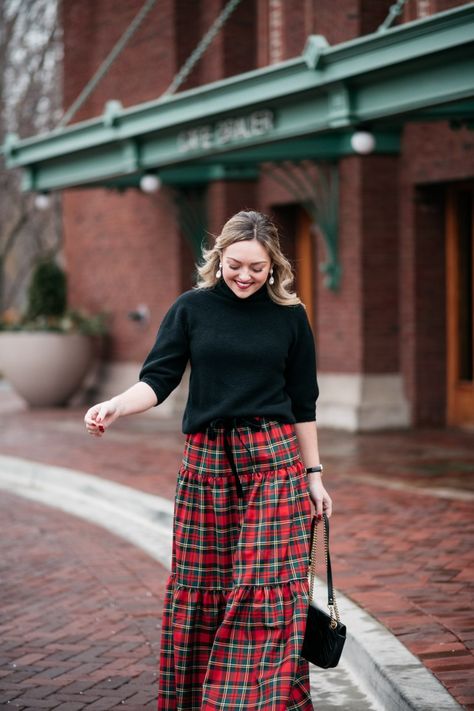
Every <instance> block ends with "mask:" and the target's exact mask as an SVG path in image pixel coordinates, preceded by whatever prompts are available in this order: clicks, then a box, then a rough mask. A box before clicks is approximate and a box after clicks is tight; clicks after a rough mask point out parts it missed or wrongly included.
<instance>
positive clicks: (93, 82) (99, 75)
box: [57, 0, 157, 128]
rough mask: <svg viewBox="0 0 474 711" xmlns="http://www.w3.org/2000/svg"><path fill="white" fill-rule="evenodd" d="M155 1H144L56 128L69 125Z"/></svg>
mask: <svg viewBox="0 0 474 711" xmlns="http://www.w3.org/2000/svg"><path fill="white" fill-rule="evenodd" d="M156 1H157V0H146V2H145V3H144V4H143V6H142V9H141V10H140V11H139V12H138V13H137V14H136V15H135V17H134V18H133V20H132V22H131V23H130V24H129V26H128V27H127V29H126V30H125V32H124V33H123V35H122V36H121V38H120V39H119V41H118V42H117V44H116V45H115V46H114V47H113V48H112V50H111V51H110V53H109V54H108V56H107V57H106V59H105V60H104V61H103V62H102V64H101V65H100V67H99V68H98V70H97V71H96V73H95V74H94V76H93V77H92V79H90V80H89V81H88V82H87V84H86V85H85V87H84V89H83V90H82V91H81V93H80V94H79V96H78V97H77V99H76V100H75V101H74V102H73V103H72V105H71V106H70V107H69V109H68V110H67V111H66V112H65V113H64V114H63V116H62V118H61V120H60V121H59V123H58V125H57V128H62V127H63V126H65V125H66V124H68V123H69V121H70V120H71V118H72V117H73V116H74V114H76V113H77V111H78V110H79V109H80V108H81V106H82V105H83V103H84V102H85V101H86V100H87V99H88V98H89V96H90V95H91V94H92V92H93V91H94V89H95V87H96V86H97V84H98V83H99V82H100V80H101V79H102V78H103V77H104V76H105V75H106V74H107V72H108V71H109V69H110V67H111V66H112V64H113V63H114V62H115V60H116V59H117V57H118V56H119V54H120V53H121V52H122V51H123V49H124V48H125V46H126V45H127V44H128V42H129V40H130V39H131V37H132V36H133V35H134V34H135V32H136V31H137V30H138V28H139V27H140V25H141V24H142V22H143V20H144V19H145V17H146V16H147V15H148V13H149V12H150V10H151V9H152V8H153V6H154V5H155V4H156Z"/></svg>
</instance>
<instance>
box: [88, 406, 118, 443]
mask: <svg viewBox="0 0 474 711" xmlns="http://www.w3.org/2000/svg"><path fill="white" fill-rule="evenodd" d="M118 417H120V411H119V407H118V404H117V402H115V401H114V400H105V401H104V402H99V403H97V405H93V406H92V407H90V408H89V409H88V410H87V412H86V414H85V415H84V422H85V425H86V429H87V431H88V432H89V434H91V435H94V437H102V435H103V434H104V432H105V430H106V428H107V427H110V425H111V424H112V423H113V422H115V420H116V419H117V418H118Z"/></svg>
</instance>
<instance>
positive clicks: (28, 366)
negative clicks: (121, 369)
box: [0, 260, 106, 407]
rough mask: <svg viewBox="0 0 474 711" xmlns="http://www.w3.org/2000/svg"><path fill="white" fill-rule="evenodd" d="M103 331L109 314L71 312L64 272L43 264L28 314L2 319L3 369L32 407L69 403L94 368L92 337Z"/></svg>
mask: <svg viewBox="0 0 474 711" xmlns="http://www.w3.org/2000/svg"><path fill="white" fill-rule="evenodd" d="M105 333H106V317H105V314H102V313H101V314H98V315H96V316H88V315H87V314H85V313H84V312H82V311H78V310H69V309H68V308H67V284H66V275H65V273H64V271H63V270H62V269H61V268H60V267H59V266H58V265H57V264H56V263H55V262H54V261H53V260H46V261H42V262H40V263H39V264H38V265H37V266H36V268H35V270H34V273H33V276H32V280H31V284H30V288H29V292H28V306H27V309H26V311H25V313H24V314H23V315H22V316H21V317H20V318H18V319H11V318H10V319H8V318H5V317H4V318H3V319H2V320H1V321H0V370H1V371H2V373H3V375H4V377H5V378H6V379H7V380H8V381H9V382H10V384H11V385H12V386H13V388H14V389H15V390H16V392H17V393H18V394H19V395H21V396H22V397H23V398H24V399H25V400H26V401H27V403H28V404H29V405H30V406H32V407H51V406H63V405H66V404H67V402H68V401H69V400H70V398H71V397H72V396H73V395H74V394H75V393H76V391H77V390H78V389H79V387H80V386H81V384H82V382H83V380H84V377H85V375H86V373H87V370H88V368H89V366H90V364H91V361H92V358H93V355H94V339H95V338H97V337H100V336H103V335H105Z"/></svg>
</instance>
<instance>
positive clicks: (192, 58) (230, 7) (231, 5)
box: [161, 0, 240, 97]
mask: <svg viewBox="0 0 474 711" xmlns="http://www.w3.org/2000/svg"><path fill="white" fill-rule="evenodd" d="M239 2H240V0H229V2H228V3H227V5H226V6H225V7H224V9H223V10H222V12H221V13H220V15H219V16H218V17H217V19H216V20H215V21H214V22H213V23H212V25H211V27H210V28H209V29H208V31H207V32H206V34H205V35H204V37H203V38H202V40H201V41H200V42H199V44H198V45H197V47H196V49H195V50H194V51H193V52H192V53H191V54H190V55H189V57H188V59H187V60H186V61H185V63H184V64H183V66H182V67H181V69H180V70H179V72H178V73H177V74H176V76H175V77H174V79H173V81H172V82H171V84H170V85H169V87H168V88H167V89H166V91H165V92H164V93H163V94H162V95H161V97H165V96H170V95H171V94H174V92H175V91H176V89H177V88H178V87H179V86H181V84H182V83H183V81H184V80H185V79H186V77H187V76H188V75H189V74H190V72H191V71H192V69H193V67H194V66H195V64H196V63H197V62H198V61H199V60H200V59H201V57H202V55H203V54H204V53H205V51H206V50H207V48H208V47H209V45H210V44H211V42H212V40H213V39H214V37H215V36H216V35H217V33H218V32H219V30H221V29H222V27H223V26H224V24H225V23H226V21H227V20H228V18H229V17H230V15H231V14H232V13H233V12H234V10H235V8H236V7H237V5H238V4H239Z"/></svg>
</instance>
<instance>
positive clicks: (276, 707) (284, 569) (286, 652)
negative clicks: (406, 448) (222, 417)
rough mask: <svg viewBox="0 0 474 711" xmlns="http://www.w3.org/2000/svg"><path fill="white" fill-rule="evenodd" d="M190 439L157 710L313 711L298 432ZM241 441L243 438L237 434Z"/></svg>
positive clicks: (307, 523)
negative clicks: (228, 447) (304, 652)
mask: <svg viewBox="0 0 474 711" xmlns="http://www.w3.org/2000/svg"><path fill="white" fill-rule="evenodd" d="M257 419H258V420H259V421H260V424H261V430H259V431H256V432H255V431H252V430H251V429H250V428H249V427H239V428H238V432H237V430H232V432H231V434H230V435H228V436H230V437H231V441H232V447H233V453H234V461H235V463H236V468H237V471H238V475H239V479H240V482H241V484H242V489H243V497H242V498H239V496H238V494H237V490H236V485H235V477H234V475H233V473H232V470H231V467H230V464H229V460H228V458H227V456H226V453H225V450H224V443H223V438H224V431H219V430H218V431H217V432H216V434H217V437H216V438H215V439H211V438H210V437H209V432H208V431H207V430H206V431H205V432H199V433H195V434H188V435H187V436H186V443H185V449H184V456H183V461H182V464H181V467H180V470H179V474H178V482H177V489H176V498H175V514H174V537H173V556H172V569H171V575H170V577H169V580H168V584H167V588H166V598H165V606H164V612H163V626H162V641H161V655H160V670H159V689H158V711H165V710H166V711H217V710H218V709H219V711H224V710H225V711H244V710H245V711H248V710H249V709H252V711H296V709H298V710H299V711H313V705H312V702H311V697H310V691H309V677H308V663H307V662H306V661H305V660H304V659H302V657H301V656H300V651H301V647H302V644H303V637H304V631H305V625H306V616H307V610H308V579H307V575H308V560H309V539H310V529H311V504H310V499H309V494H308V486H307V479H306V474H305V471H304V465H303V462H302V460H301V456H300V453H299V448H298V444H297V438H296V432H295V428H294V425H292V424H284V423H279V422H277V421H275V420H266V419H264V418H257ZM238 435H240V436H238Z"/></svg>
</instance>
